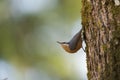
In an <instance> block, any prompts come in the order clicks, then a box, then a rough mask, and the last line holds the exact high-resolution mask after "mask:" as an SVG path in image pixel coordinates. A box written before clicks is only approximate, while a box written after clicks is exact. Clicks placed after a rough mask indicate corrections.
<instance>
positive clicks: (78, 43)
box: [57, 30, 83, 53]
mask: <svg viewBox="0 0 120 80" xmlns="http://www.w3.org/2000/svg"><path fill="white" fill-rule="evenodd" d="M81 33H82V30H80V31H79V32H78V33H77V34H76V35H75V36H73V38H72V39H71V40H70V41H69V42H59V41H57V43H59V44H60V45H61V46H62V48H63V49H64V50H65V51H66V52H68V53H75V52H77V51H78V50H79V49H80V48H82V41H83V40H82V36H81Z"/></svg>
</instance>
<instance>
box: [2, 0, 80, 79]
mask: <svg viewBox="0 0 120 80" xmlns="http://www.w3.org/2000/svg"><path fill="white" fill-rule="evenodd" d="M80 8H81V6H80V0H58V5H57V6H56V8H54V9H51V10H48V11H45V12H37V13H33V14H29V13H28V14H19V15H17V14H16V15H15V16H14V15H13V14H12V11H11V4H10V1H9V0H0V58H1V59H3V60H6V61H8V62H10V63H12V64H14V65H16V66H18V68H22V69H26V68H27V67H30V66H32V67H35V68H37V69H42V70H44V71H46V72H47V73H48V74H50V75H51V76H59V77H60V78H61V79H60V80H75V78H74V77H75V76H73V75H74V74H72V73H69V71H68V70H69V69H67V66H66V65H65V64H67V62H66V60H65V59H64V57H63V55H62V54H61V52H60V51H59V49H57V48H56V45H57V44H56V42H54V40H55V41H56V37H51V36H57V34H56V33H57V32H61V30H60V28H61V29H63V28H65V26H61V23H63V24H64V23H67V24H68V25H67V26H69V25H71V24H72V23H73V22H74V21H75V20H77V19H79V18H80ZM54 29H55V30H54ZM67 29H68V30H69V29H70V27H67ZM53 31H55V32H54V33H53ZM62 33H63V32H61V34H62ZM52 40H53V41H52ZM71 74H72V76H71V77H70V75H71ZM72 78H73V79H72Z"/></svg>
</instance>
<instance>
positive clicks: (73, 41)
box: [69, 31, 81, 50]
mask: <svg viewBox="0 0 120 80" xmlns="http://www.w3.org/2000/svg"><path fill="white" fill-rule="evenodd" d="M80 39H81V31H80V32H78V33H77V34H76V35H75V36H74V37H73V38H72V39H71V40H70V42H69V48H70V49H71V50H74V49H76V46H77V44H78V42H79V40H80Z"/></svg>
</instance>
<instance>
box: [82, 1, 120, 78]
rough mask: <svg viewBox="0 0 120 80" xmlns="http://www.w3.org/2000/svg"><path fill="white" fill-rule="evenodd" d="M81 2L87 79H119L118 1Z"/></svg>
mask: <svg viewBox="0 0 120 80" xmlns="http://www.w3.org/2000/svg"><path fill="white" fill-rule="evenodd" d="M117 1H118V2H119V1H120V0H117ZM82 4H83V5H82V25H83V30H84V36H85V42H86V54H87V68H88V74H87V75H88V80H120V4H116V3H115V2H114V0H82Z"/></svg>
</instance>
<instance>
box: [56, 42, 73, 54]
mask: <svg viewBox="0 0 120 80" xmlns="http://www.w3.org/2000/svg"><path fill="white" fill-rule="evenodd" d="M57 43H59V44H60V45H61V46H62V48H63V49H64V50H65V51H66V52H68V53H74V52H73V51H72V50H70V47H69V42H59V41H57Z"/></svg>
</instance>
